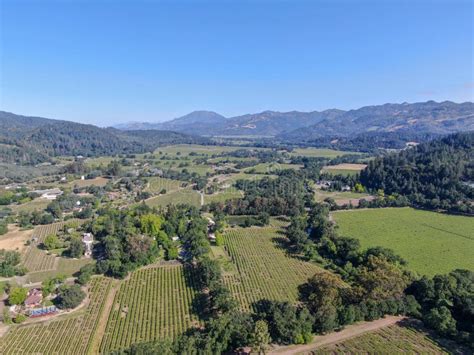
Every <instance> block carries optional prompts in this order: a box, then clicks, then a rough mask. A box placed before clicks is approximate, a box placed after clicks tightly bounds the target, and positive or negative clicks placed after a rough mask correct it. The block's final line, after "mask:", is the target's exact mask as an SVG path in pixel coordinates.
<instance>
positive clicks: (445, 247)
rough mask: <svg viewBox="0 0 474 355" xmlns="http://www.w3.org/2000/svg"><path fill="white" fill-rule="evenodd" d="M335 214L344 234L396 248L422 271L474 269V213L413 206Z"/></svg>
mask: <svg viewBox="0 0 474 355" xmlns="http://www.w3.org/2000/svg"><path fill="white" fill-rule="evenodd" d="M332 216H333V218H334V220H335V221H336V223H337V225H338V226H339V227H340V231H341V234H342V235H344V236H349V237H355V238H358V239H359V240H360V242H361V245H362V247H363V248H368V247H372V246H382V247H386V248H390V249H393V250H394V251H395V252H396V253H397V254H399V255H401V256H402V257H403V258H404V259H405V260H406V261H407V262H408V265H407V267H408V269H410V270H412V271H416V272H418V273H419V274H424V275H430V276H432V275H435V274H439V273H447V272H450V271H452V270H454V269H457V268H464V269H470V270H474V258H473V257H472V252H473V250H474V218H472V217H464V216H452V215H445V214H440V213H435V212H428V211H420V210H415V209H412V208H384V209H367V210H351V211H340V212H334V213H332Z"/></svg>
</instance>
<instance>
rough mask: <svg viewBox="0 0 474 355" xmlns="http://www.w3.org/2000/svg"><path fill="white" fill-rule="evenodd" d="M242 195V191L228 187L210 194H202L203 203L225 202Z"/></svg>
mask: <svg viewBox="0 0 474 355" xmlns="http://www.w3.org/2000/svg"><path fill="white" fill-rule="evenodd" d="M242 195H243V193H242V192H240V191H238V190H236V189H228V190H224V191H220V192H217V193H214V194H212V195H204V204H208V203H211V202H225V201H227V200H231V199H234V198H242Z"/></svg>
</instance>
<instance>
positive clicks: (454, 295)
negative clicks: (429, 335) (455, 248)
mask: <svg viewBox="0 0 474 355" xmlns="http://www.w3.org/2000/svg"><path fill="white" fill-rule="evenodd" d="M407 293H408V294H410V295H413V296H414V297H415V298H416V300H417V301H418V302H419V303H420V304H421V313H422V315H421V318H422V320H423V322H424V323H425V324H426V325H428V326H429V327H431V328H433V329H434V330H436V331H437V332H438V333H439V334H440V335H442V336H445V337H449V338H453V339H455V340H457V341H459V342H462V343H464V344H466V345H468V346H470V347H472V348H474V307H473V302H474V272H472V271H468V270H455V271H453V272H451V273H449V274H447V275H436V276H434V277H433V278H428V277H426V276H425V277H422V278H421V279H419V280H416V281H414V282H413V283H412V284H411V285H410V286H409V287H408V289H407Z"/></svg>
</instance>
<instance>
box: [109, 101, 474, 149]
mask: <svg viewBox="0 0 474 355" xmlns="http://www.w3.org/2000/svg"><path fill="white" fill-rule="evenodd" d="M115 128H117V129H121V130H129V129H166V130H172V131H177V132H182V133H188V134H197V135H202V136H254V137H278V138H280V139H284V140H291V141H293V140H296V141H301V140H302V141H311V140H314V139H317V138H321V137H349V136H354V135H358V134H363V133H367V132H380V133H387V132H400V133H407V134H413V133H423V134H448V133H453V132H458V131H465V130H474V103H472V102H465V103H454V102H451V101H444V102H435V101H428V102H420V103H413V104H409V103H402V104H385V105H376V106H365V107H362V108H359V109H355V110H348V111H345V110H338V109H329V110H325V111H312V112H299V111H291V112H276V111H264V112H261V113H255V114H246V115H242V116H236V117H224V116H222V115H220V114H218V113H215V112H212V111H194V112H191V113H189V114H187V115H185V116H183V117H179V118H175V119H173V120H170V121H167V122H163V123H143V122H133V123H128V124H121V125H117V126H115Z"/></svg>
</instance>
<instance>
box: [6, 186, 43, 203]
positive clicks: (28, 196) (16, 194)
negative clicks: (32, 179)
mask: <svg viewBox="0 0 474 355" xmlns="http://www.w3.org/2000/svg"><path fill="white" fill-rule="evenodd" d="M35 197H37V195H35V194H34V193H29V192H28V190H27V189H26V188H25V187H21V188H19V189H16V190H15V191H5V192H3V193H0V205H10V204H14V203H18V204H22V203H26V202H29V201H31V200H32V199H33V198H35Z"/></svg>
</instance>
